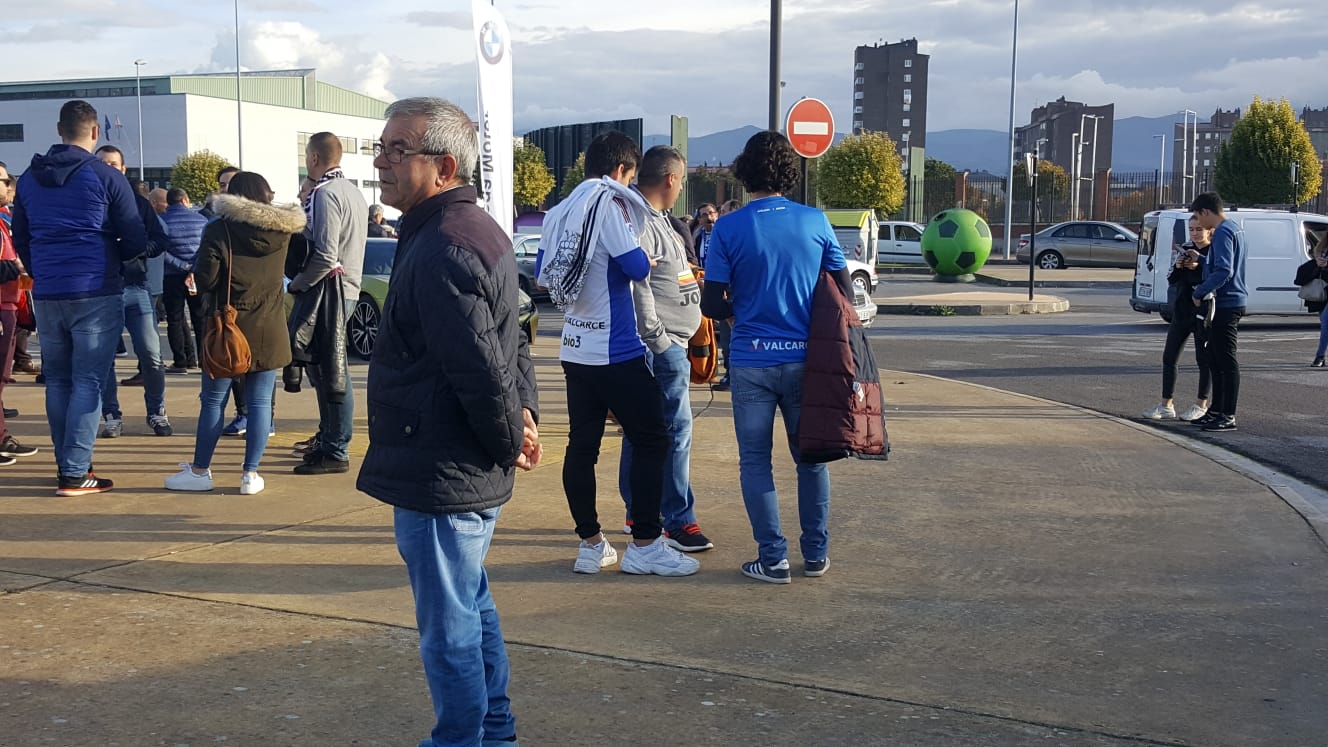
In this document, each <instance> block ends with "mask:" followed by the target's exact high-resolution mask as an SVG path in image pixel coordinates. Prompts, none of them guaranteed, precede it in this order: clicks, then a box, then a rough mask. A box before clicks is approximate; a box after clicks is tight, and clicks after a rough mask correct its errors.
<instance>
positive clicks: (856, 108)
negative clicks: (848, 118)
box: [853, 106, 862, 114]
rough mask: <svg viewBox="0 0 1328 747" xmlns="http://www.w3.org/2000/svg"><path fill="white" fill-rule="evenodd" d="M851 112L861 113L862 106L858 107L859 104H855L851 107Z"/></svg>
mask: <svg viewBox="0 0 1328 747" xmlns="http://www.w3.org/2000/svg"><path fill="white" fill-rule="evenodd" d="M853 113H854V114H861V113H862V107H860V106H855V107H853Z"/></svg>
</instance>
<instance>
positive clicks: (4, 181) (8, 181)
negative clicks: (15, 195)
mask: <svg viewBox="0 0 1328 747" xmlns="http://www.w3.org/2000/svg"><path fill="white" fill-rule="evenodd" d="M13 183H14V179H13V177H9V176H6V177H4V178H3V179H0V184H3V185H5V186H6V187H8V186H9V185H11V184H13Z"/></svg>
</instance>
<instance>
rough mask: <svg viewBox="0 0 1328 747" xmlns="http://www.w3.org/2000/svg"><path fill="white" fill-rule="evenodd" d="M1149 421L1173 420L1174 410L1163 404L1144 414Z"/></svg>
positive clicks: (1170, 406)
mask: <svg viewBox="0 0 1328 747" xmlns="http://www.w3.org/2000/svg"><path fill="white" fill-rule="evenodd" d="M1144 417H1145V418H1148V419H1149V420H1175V419H1176V408H1175V407H1173V406H1172V405H1168V404H1166V403H1165V402H1164V403H1162V404H1160V405H1158V406H1157V407H1154V408H1153V409H1151V410H1149V411H1148V412H1145V413H1144Z"/></svg>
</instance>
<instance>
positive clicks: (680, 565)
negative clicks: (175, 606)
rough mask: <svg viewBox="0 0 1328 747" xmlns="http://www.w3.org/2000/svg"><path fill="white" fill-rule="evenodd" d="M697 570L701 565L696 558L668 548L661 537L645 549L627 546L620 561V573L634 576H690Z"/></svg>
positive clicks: (666, 542) (666, 541) (633, 545)
mask: <svg viewBox="0 0 1328 747" xmlns="http://www.w3.org/2000/svg"><path fill="white" fill-rule="evenodd" d="M699 570H701V564H700V563H698V562H697V560H696V558H693V557H689V556H687V555H684V554H682V553H680V552H678V551H677V550H675V549H673V548H672V547H670V546H669V543H668V540H666V539H664V537H663V535H661V536H659V537H657V538H656V539H655V541H654V542H652V543H650V544H649V545H646V546H645V547H641V546H640V545H637V544H636V543H632V544H629V545H628V546H627V552H626V553H625V554H624V555H623V561H622V572H623V573H633V574H636V575H649V574H654V575H656V576H690V575H692V574H693V573H696V572H697V571H699Z"/></svg>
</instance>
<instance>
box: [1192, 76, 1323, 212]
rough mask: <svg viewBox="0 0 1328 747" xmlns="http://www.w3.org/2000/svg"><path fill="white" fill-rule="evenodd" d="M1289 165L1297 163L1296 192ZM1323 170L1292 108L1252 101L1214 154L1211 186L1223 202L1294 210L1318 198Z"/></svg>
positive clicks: (1285, 102)
mask: <svg viewBox="0 0 1328 747" xmlns="http://www.w3.org/2000/svg"><path fill="white" fill-rule="evenodd" d="M1292 163H1296V164H1299V168H1300V180H1299V181H1300V188H1299V190H1297V189H1296V188H1295V184H1294V182H1292V180H1291V164H1292ZM1321 170H1322V164H1321V163H1320V162H1319V159H1318V157H1317V155H1316V153H1315V152H1314V144H1313V143H1312V142H1311V141H1310V134H1309V133H1308V132H1306V131H1305V125H1304V124H1302V123H1301V122H1300V121H1299V120H1297V119H1296V113H1295V111H1293V110H1292V109H1291V103H1290V102H1289V101H1287V100H1286V99H1282V100H1281V101H1279V102H1276V103H1274V102H1272V101H1262V100H1260V99H1259V97H1257V96H1256V97H1255V98H1254V103H1252V104H1250V108H1249V109H1248V110H1246V112H1245V116H1244V117H1242V118H1241V120H1240V121H1239V122H1237V123H1236V125H1235V127H1233V128H1232V129H1231V137H1230V138H1228V139H1227V141H1226V142H1225V143H1223V144H1222V147H1221V148H1219V149H1218V151H1217V166H1216V171H1215V173H1214V175H1213V181H1214V186H1216V187H1217V191H1218V193H1220V194H1221V195H1222V198H1223V199H1224V200H1226V201H1227V202H1232V203H1237V204H1242V205H1267V204H1290V203H1293V202H1294V203H1295V204H1297V205H1298V204H1300V203H1302V202H1305V201H1306V200H1308V199H1310V198H1311V197H1313V196H1315V195H1317V194H1318V193H1319V187H1320V186H1321V185H1322V183H1323V174H1322V173H1321Z"/></svg>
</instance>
